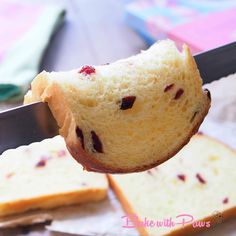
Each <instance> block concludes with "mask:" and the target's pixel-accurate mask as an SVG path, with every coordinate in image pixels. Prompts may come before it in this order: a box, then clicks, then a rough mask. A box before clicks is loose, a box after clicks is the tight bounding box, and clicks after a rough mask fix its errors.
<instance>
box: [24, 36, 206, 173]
mask: <svg viewBox="0 0 236 236" xmlns="http://www.w3.org/2000/svg"><path fill="white" fill-rule="evenodd" d="M31 88H32V89H31V90H30V91H29V92H28V93H27V95H26V96H25V104H28V103H31V102H37V101H43V102H47V103H48V105H49V107H50V109H51V111H52V113H53V115H54V116H55V119H56V120H57V122H58V125H59V127H60V134H61V135H62V136H63V137H64V138H65V140H66V143H67V147H68V149H69V151H70V153H71V154H72V156H73V157H74V158H75V159H76V160H77V161H78V162H80V163H81V164H82V165H83V166H84V167H85V168H86V169H87V170H91V171H97V172H107V173H128V172H135V171H143V170H146V169H149V168H151V167H154V166H157V165H159V164H160V163H162V162H164V161H166V160H167V159H169V158H170V157H172V156H173V155H174V154H176V153H177V152H178V151H179V150H180V149H181V148H182V147H183V146H184V145H185V144H186V143H188V141H189V139H190V138H191V136H192V135H193V134H194V133H195V132H196V131H197V130H198V127H199V126H200V124H201V122H202V121H203V119H204V117H205V115H206V114H207V112H208V109H209V107H210V93H209V91H207V90H206V91H203V90H202V80H201V78H200V75H199V71H198V69H197V67H196V64H195V61H194V59H193V57H192V55H191V53H190V50H189V48H188V47H187V46H186V45H185V46H184V47H183V51H182V52H179V51H178V49H177V48H176V46H175V44H174V42H172V41H170V40H166V41H160V42H158V43H156V44H154V45H153V46H152V47H150V49H148V50H147V51H143V52H141V53H140V54H138V55H136V56H133V57H130V58H128V59H124V60H120V61H117V62H114V63H111V64H109V65H100V66H84V67H82V68H79V69H75V70H72V71H68V72H52V73H48V72H45V71H44V72H42V73H40V74H39V75H38V76H37V77H36V78H35V79H34V81H33V82H32V85H31Z"/></svg>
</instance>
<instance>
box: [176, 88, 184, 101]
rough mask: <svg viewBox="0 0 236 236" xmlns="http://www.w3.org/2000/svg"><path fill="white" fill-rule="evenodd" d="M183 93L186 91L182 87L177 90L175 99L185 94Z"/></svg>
mask: <svg viewBox="0 0 236 236" xmlns="http://www.w3.org/2000/svg"><path fill="white" fill-rule="evenodd" d="M183 93H184V90H183V89H182V88H180V89H179V90H178V91H177V92H176V94H175V97H174V99H175V100H177V99H179V98H180V97H181V96H182V95H183Z"/></svg>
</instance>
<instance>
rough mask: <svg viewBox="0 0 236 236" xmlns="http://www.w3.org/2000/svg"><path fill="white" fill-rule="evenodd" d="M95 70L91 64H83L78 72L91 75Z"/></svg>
mask: <svg viewBox="0 0 236 236" xmlns="http://www.w3.org/2000/svg"><path fill="white" fill-rule="evenodd" d="M95 72H96V71H95V68H94V67H92V66H83V67H82V68H81V69H80V71H79V73H80V74H84V75H91V74H94V73H95Z"/></svg>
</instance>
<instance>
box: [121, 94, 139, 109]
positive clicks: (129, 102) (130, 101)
mask: <svg viewBox="0 0 236 236" xmlns="http://www.w3.org/2000/svg"><path fill="white" fill-rule="evenodd" d="M135 100H136V97H135V96H127V97H124V98H122V101H121V106H120V109H121V110H127V109H130V108H132V107H133V105H134V102H135Z"/></svg>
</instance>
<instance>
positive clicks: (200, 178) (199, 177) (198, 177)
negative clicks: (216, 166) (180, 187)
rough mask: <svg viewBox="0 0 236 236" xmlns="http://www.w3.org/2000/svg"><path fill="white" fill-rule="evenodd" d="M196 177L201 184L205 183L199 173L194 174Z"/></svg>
mask: <svg viewBox="0 0 236 236" xmlns="http://www.w3.org/2000/svg"><path fill="white" fill-rule="evenodd" d="M196 177H197V179H198V181H199V182H200V183H201V184H205V183H206V180H205V179H203V177H202V176H201V175H200V174H199V173H197V174H196Z"/></svg>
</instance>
